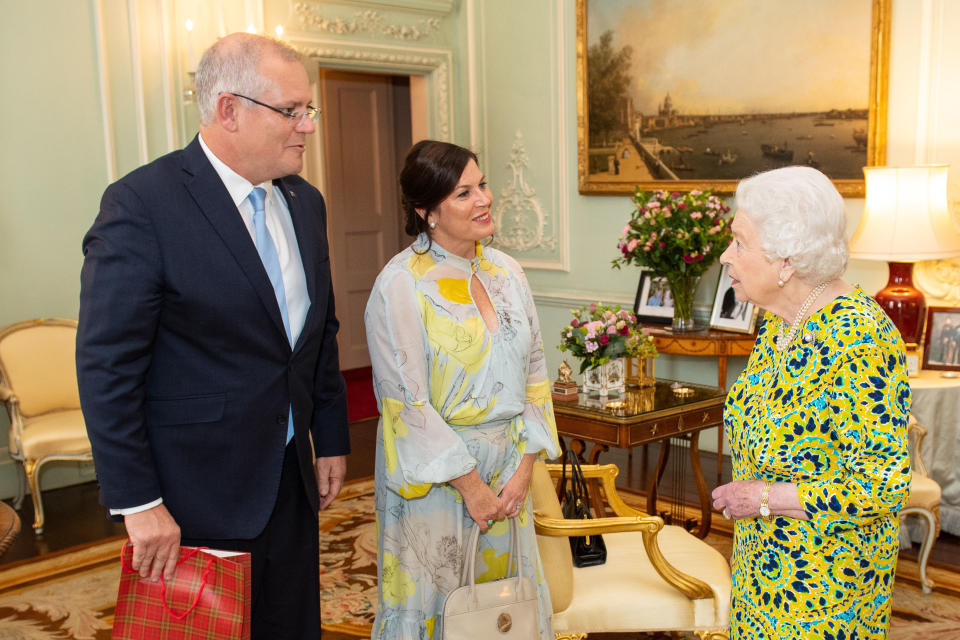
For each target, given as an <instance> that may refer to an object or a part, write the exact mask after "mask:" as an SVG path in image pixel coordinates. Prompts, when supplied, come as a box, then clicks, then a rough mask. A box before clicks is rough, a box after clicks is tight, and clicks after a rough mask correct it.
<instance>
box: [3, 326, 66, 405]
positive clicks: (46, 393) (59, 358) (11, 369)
mask: <svg viewBox="0 0 960 640" xmlns="http://www.w3.org/2000/svg"><path fill="white" fill-rule="evenodd" d="M76 340H77V329H76V327H72V326H58V325H45V326H36V327H28V328H25V329H20V330H19V331H14V332H13V333H10V334H9V335H8V336H7V337H5V338H4V339H3V341H2V342H0V362H2V363H3V369H4V371H6V374H7V378H8V380H7V381H6V383H7V386H9V387H10V388H11V389H13V392H14V393H15V394H16V395H17V399H18V401H19V405H20V412H21V413H22V414H23V415H25V416H37V415H40V414H43V413H46V412H48V411H52V410H56V409H79V408H80V392H79V390H78V389H77V363H76V357H75V353H76V346H75V345H76Z"/></svg>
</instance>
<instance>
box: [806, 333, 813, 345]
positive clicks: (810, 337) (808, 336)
mask: <svg viewBox="0 0 960 640" xmlns="http://www.w3.org/2000/svg"><path fill="white" fill-rule="evenodd" d="M813 337H814V336H813V334H812V333H807V334H804V336H803V342H804V343H805V344H813Z"/></svg>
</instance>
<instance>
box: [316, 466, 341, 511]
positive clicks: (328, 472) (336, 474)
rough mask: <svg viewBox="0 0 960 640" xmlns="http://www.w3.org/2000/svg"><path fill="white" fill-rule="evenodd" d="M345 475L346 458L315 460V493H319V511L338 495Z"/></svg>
mask: <svg viewBox="0 0 960 640" xmlns="http://www.w3.org/2000/svg"><path fill="white" fill-rule="evenodd" d="M346 475H347V457H346V456H330V457H328V458H317V491H319V492H320V511H323V510H324V509H326V508H327V507H328V506H330V503H331V502H333V499H334V498H336V497H337V494H338V493H340V488H341V487H343V478H344V476H346Z"/></svg>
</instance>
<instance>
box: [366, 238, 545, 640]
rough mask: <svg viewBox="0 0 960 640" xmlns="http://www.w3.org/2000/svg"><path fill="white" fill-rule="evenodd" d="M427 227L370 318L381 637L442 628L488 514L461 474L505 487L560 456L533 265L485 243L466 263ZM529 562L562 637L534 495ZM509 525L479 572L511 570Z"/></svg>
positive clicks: (391, 273)
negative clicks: (476, 511)
mask: <svg viewBox="0 0 960 640" xmlns="http://www.w3.org/2000/svg"><path fill="white" fill-rule="evenodd" d="M428 244H429V242H428V240H427V238H426V236H425V235H421V236H420V237H419V238H417V240H416V241H415V242H414V243H413V245H412V246H411V247H409V248H408V249H406V250H405V251H402V252H401V253H399V254H398V255H396V256H395V257H394V258H393V259H392V260H391V261H390V262H389V263H388V264H387V266H386V267H384V269H383V271H381V272H380V275H379V276H378V278H377V281H376V283H375V284H374V286H373V291H372V292H371V294H370V299H369V301H368V302H367V308H366V313H365V315H364V320H365V323H366V327H367V343H368V346H369V349H370V360H371V363H372V365H373V381H374V387H375V390H376V395H377V401H378V403H379V407H380V416H381V417H380V425H379V429H378V432H377V452H376V456H377V458H376V510H377V535H378V554H377V560H378V562H377V565H378V566H377V578H378V582H379V584H378V591H379V602H378V605H377V617H376V620H375V622H374V626H373V634H372V637H373V638H377V639H383V640H409V639H418V640H419V639H421V638H437V637H439V632H440V618H441V615H440V614H441V613H442V608H443V601H444V598H445V596H446V595H447V594H448V593H449V592H450V591H452V590H453V589H455V588H456V587H457V586H458V585H459V580H460V570H461V566H462V561H463V555H464V552H463V547H464V545H465V544H466V543H467V542H468V541H469V535H470V531H471V530H472V529H473V527H474V526H476V525H475V523H474V522H473V520H472V519H471V518H470V514H469V513H468V511H467V509H466V506H465V505H464V504H463V500H462V498H461V496H460V494H459V493H458V492H457V491H456V490H455V489H453V487H451V486H450V485H449V484H448V482H449V481H450V480H451V479H453V478H457V477H460V476H462V475H464V474H466V473H468V472H470V471H471V470H472V469H476V470H477V472H478V473H479V474H480V477H481V478H482V479H483V481H484V482H486V483H487V485H489V486H490V487H491V488H492V489H493V491H494V493H498V494H499V492H500V490H501V489H502V488H503V486H504V485H505V484H506V483H507V481H508V480H509V479H510V477H511V476H512V475H513V473H514V471H516V469H517V467H518V465H519V464H520V459H521V457H522V456H523V455H524V454H525V453H541V454H543V455H545V456H546V457H548V458H553V457H556V456H558V455H559V454H560V448H559V444H558V442H557V429H556V424H555V422H554V417H553V405H552V404H551V400H550V383H549V379H548V377H547V370H546V363H545V360H544V355H543V345H542V340H541V336H540V328H539V323H538V320H537V313H536V309H535V307H534V304H533V296H532V294H531V292H530V288H529V286H528V284H527V281H526V278H525V277H524V275H523V271H522V270H521V269H520V266H519V265H518V264H517V263H516V262H515V261H514V260H513V259H511V258H510V257H508V256H507V255H505V254H504V253H502V252H500V251H497V250H496V249H491V248H486V249H482V248H481V245H480V244H479V243H478V244H477V252H476V257H475V258H474V259H473V260H466V259H464V258H462V257H459V256H456V255H453V254H451V253H448V252H447V251H445V250H444V249H443V248H442V247H440V246H439V245H437V244H436V243H433V244H432V246H431V247H430V249H429V250H428V251H426V253H422V252H424V250H426V249H427V246H428ZM473 274H476V275H477V278H478V279H479V280H480V283H481V284H482V285H483V287H484V288H485V289H486V292H487V295H488V296H489V298H490V302H491V303H492V305H493V308H494V310H495V311H496V315H497V321H498V325H499V326H498V328H497V330H496V332H495V333H491V332H490V331H489V330H488V329H487V326H486V324H485V323H484V321H483V318H482V317H481V316H480V312H479V310H478V309H477V307H476V305H475V304H474V302H473V299H472V297H471V294H470V280H471V277H472V275H473ZM517 522H518V524H519V525H520V527H519V530H520V534H521V538H520V556H521V562H522V563H523V571H524V575H525V576H526V577H529V578H530V579H531V580H532V581H533V582H534V583H535V584H537V585H538V589H537V591H538V596H539V608H540V632H541V636H542V638H543V640H553V632H552V627H551V625H550V617H551V615H552V608H551V605H550V595H549V592H548V591H547V586H546V583H544V582H543V577H542V572H541V571H540V560H539V555H538V552H537V542H536V537H535V534H534V530H533V518H532V516H531V511H530V499H529V497H528V498H527V503H526V505H525V508H524V509H523V510H522V511H521V513H520V515H519V516H518V518H517ZM509 538H510V535H509V527H508V524H507V521H506V520H502V521H500V522H497V523H495V524H494V525H493V526H492V527H491V528H490V529H489V530H488V532H487V533H486V534H484V535H481V536H480V552H479V554H478V557H477V579H478V581H480V582H484V581H487V580H492V579H496V578H502V577H506V576H507V575H508V574H507V558H508V555H509V554H508V550H509V546H508V542H509Z"/></svg>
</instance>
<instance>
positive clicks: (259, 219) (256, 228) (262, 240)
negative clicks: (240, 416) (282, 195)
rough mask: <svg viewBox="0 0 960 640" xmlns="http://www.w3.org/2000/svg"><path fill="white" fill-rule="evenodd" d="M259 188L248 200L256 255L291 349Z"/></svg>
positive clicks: (279, 278) (290, 422)
mask: <svg viewBox="0 0 960 640" xmlns="http://www.w3.org/2000/svg"><path fill="white" fill-rule="evenodd" d="M266 193H267V192H266V191H264V190H263V189H262V188H260V187H254V189H253V191H251V192H250V195H249V196H248V198H249V199H250V204H252V205H253V235H254V236H255V237H256V244H257V253H259V254H260V260H261V261H262V262H263V268H264V269H266V270H267V277H269V278H270V284H272V285H273V294H274V295H275V296H276V297H277V305H279V307H280V317H281V318H282V319H283V328H284V330H285V331H286V332H287V341H288V342H289V343H290V346H291V347H293V337H292V335H291V333H290V318H289V315H288V313H287V293H286V291H285V290H284V288H283V270H282V269H281V268H280V258H279V256H277V246H276V245H275V244H274V243H273V237H272V236H271V235H270V231H269V230H268V229H267V220H266V217H267V214H266V211H265V210H264V208H263V202H264V196H265V195H266ZM291 438H293V407H292V406H291V407H290V417H289V420H288V421H287V442H290V440H291Z"/></svg>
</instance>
